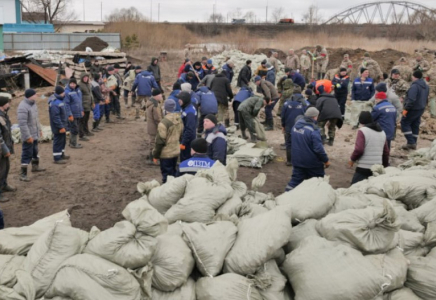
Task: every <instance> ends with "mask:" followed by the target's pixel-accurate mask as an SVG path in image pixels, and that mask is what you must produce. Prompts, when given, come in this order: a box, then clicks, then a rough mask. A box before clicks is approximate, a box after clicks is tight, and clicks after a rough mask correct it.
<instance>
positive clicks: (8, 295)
mask: <svg viewBox="0 0 436 300" xmlns="http://www.w3.org/2000/svg"><path fill="white" fill-rule="evenodd" d="M15 144H16V143H15ZM0 296H1V298H0V299H1V300H28V299H26V298H25V297H23V296H21V295H20V294H18V293H17V292H16V291H15V290H14V289H12V288H9V287H7V286H4V285H3V286H2V285H0Z"/></svg>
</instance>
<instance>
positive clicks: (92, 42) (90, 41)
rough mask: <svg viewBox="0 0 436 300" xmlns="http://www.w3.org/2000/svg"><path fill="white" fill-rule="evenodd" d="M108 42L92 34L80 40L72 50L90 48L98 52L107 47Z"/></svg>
mask: <svg viewBox="0 0 436 300" xmlns="http://www.w3.org/2000/svg"><path fill="white" fill-rule="evenodd" d="M108 46H109V44H108V43H106V42H105V41H103V40H102V39H100V38H98V37H96V36H93V37H89V38H87V39H86V40H84V41H83V42H81V43H80V44H79V45H77V46H76V47H75V48H74V49H72V50H73V51H86V48H91V49H92V51H94V52H99V51H101V50H103V49H104V48H106V47H108Z"/></svg>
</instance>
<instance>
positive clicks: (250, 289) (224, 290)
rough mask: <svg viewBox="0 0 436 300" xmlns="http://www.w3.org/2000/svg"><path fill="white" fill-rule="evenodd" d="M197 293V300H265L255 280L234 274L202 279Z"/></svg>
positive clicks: (196, 287) (196, 289) (198, 282)
mask: <svg viewBox="0 0 436 300" xmlns="http://www.w3.org/2000/svg"><path fill="white" fill-rule="evenodd" d="M195 291H196V294H197V300H224V299H225V300H242V299H244V300H245V299H247V300H248V299H250V300H263V298H262V296H261V295H260V293H259V291H258V290H257V288H256V286H255V282H254V281H253V280H250V279H247V278H245V277H243V276H241V275H238V274H233V273H229V274H224V275H220V276H218V277H214V278H210V277H203V278H200V279H199V280H198V281H197V284H196V286H195Z"/></svg>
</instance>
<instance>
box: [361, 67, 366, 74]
mask: <svg viewBox="0 0 436 300" xmlns="http://www.w3.org/2000/svg"><path fill="white" fill-rule="evenodd" d="M365 71H368V69H367V68H363V67H362V68H360V74H362V73H363V72H365Z"/></svg>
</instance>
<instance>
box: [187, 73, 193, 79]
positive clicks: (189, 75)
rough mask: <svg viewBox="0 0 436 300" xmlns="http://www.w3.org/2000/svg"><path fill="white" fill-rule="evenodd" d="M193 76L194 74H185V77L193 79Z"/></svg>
mask: <svg viewBox="0 0 436 300" xmlns="http://www.w3.org/2000/svg"><path fill="white" fill-rule="evenodd" d="M194 76H195V74H194V72H188V74H186V77H189V78H194Z"/></svg>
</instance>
